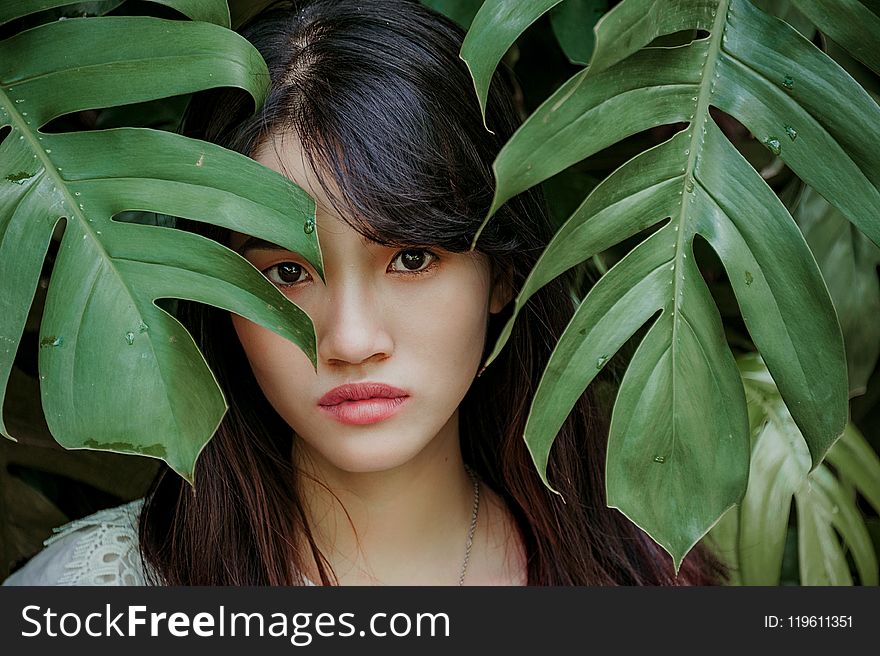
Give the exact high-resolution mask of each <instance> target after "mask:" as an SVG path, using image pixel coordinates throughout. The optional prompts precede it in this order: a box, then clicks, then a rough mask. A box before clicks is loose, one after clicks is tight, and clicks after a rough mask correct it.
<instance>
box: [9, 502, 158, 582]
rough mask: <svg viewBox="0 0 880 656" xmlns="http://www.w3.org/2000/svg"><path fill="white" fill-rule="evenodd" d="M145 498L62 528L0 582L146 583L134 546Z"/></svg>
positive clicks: (135, 545) (141, 564)
mask: <svg viewBox="0 0 880 656" xmlns="http://www.w3.org/2000/svg"><path fill="white" fill-rule="evenodd" d="M143 505H144V500H143V499H138V500H137V501H132V502H131V503H127V504H125V505H123V506H118V507H116V508H109V509H107V510H102V511H100V512H97V513H95V514H94V515H89V516H88V517H83V518H82V519H77V520H76V521H73V522H70V523H69V524H65V525H64V526H62V527H60V528H56V529H53V532H54V533H55V535H53V536H52V537H50V538H49V539H48V540H46V541H45V542H44V543H43V544H45V545H46V548H45V549H43V550H42V551H41V552H40V553H38V554H37V555H36V556H34V557H33V558H32V559H31V560H30V561H28V563H27V564H26V565H25V566H24V567H22V568H21V569H20V570H18V571H17V572H15V573H14V574H13V575H12V576H10V577H9V578H8V579H6V580H5V581H4V582H3V585H146V578H145V576H144V567H143V563H142V562H141V557H140V552H139V550H138V528H137V526H138V517H139V516H140V512H141V508H142V507H143Z"/></svg>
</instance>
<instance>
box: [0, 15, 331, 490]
mask: <svg viewBox="0 0 880 656" xmlns="http://www.w3.org/2000/svg"><path fill="white" fill-rule="evenodd" d="M67 4H70V3H69V2H65V1H64V0H55V1H51V0H18V1H16V2H11V3H10V2H6V3H3V8H2V9H0V21H3V22H6V21H11V20H12V19H14V18H17V17H21V16H25V15H27V14H29V13H32V12H36V11H38V10H44V9H48V8H51V7H58V6H64V5H67ZM161 4H163V5H168V6H170V7H173V8H175V9H177V10H179V11H180V12H182V13H183V14H185V15H187V16H190V17H193V18H198V19H207V20H213V21H216V22H217V23H220V24H219V25H218V24H212V23H208V22H201V21H186V20H180V21H176V20H175V21H170V20H162V19H158V18H152V17H148V16H142V17H119V16H116V17H114V16H103V17H95V18H77V19H68V20H64V21H56V22H52V23H49V24H44V25H40V26H38V27H34V28H32V29H29V30H25V31H23V32H20V33H18V34H15V35H14V36H11V37H9V38H7V39H6V40H5V41H2V42H0V138H2V143H0V285H2V295H0V406H2V404H3V399H4V398H5V390H6V386H7V383H8V380H9V375H10V369H11V366H12V362H13V358H14V356H15V353H16V351H17V349H18V347H19V341H20V339H21V335H22V329H23V326H24V324H25V320H26V317H27V314H28V308H29V306H30V304H31V301H32V299H33V297H34V292H35V289H36V287H37V283H38V278H39V275H40V270H41V268H42V266H43V260H44V258H45V256H46V253H47V251H48V249H49V247H50V243H51V241H52V240H53V235H57V234H61V232H62V231H61V227H62V226H63V234H61V236H60V243H58V249H57V257H56V259H55V262H54V268H53V271H52V277H51V281H50V286H49V289H48V292H47V299H46V306H45V311H44V315H43V320H42V324H41V327H40V352H39V371H40V387H41V390H40V391H41V397H42V404H43V409H44V413H45V416H46V420H47V421H48V425H49V429H50V431H51V433H52V435H53V436H54V437H55V439H56V440H57V441H58V442H59V443H60V444H62V445H63V446H65V447H68V448H84V447H85V448H93V449H104V450H109V451H117V452H123V453H140V454H145V455H149V456H154V457H158V458H162V459H163V460H165V461H166V462H167V463H168V464H169V465H170V466H171V467H173V468H174V469H175V470H176V471H177V472H179V473H180V474H181V475H183V476H184V477H186V478H187V479H188V480H192V478H193V468H194V463H195V460H196V458H197V456H198V454H199V452H200V451H201V449H202V448H203V447H204V445H205V444H206V443H207V441H208V440H209V439H210V437H211V436H212V434H213V432H214V430H215V429H216V427H217V425H218V424H219V422H220V420H221V418H222V417H223V414H224V412H225V410H226V404H225V401H224V398H223V395H222V393H221V391H220V389H219V388H218V386H217V383H216V380H215V379H214V376H213V374H212V373H211V371H210V370H209V369H208V367H207V365H206V363H205V360H204V358H203V356H202V355H201V353H200V352H199V350H198V349H197V348H196V346H195V343H194V341H193V339H192V338H191V337H190V335H189V334H188V333H187V332H186V331H185V330H184V329H183V327H182V326H181V325H180V323H179V322H177V320H175V319H174V318H173V317H172V316H171V315H170V314H168V313H167V312H166V311H165V310H163V309H161V308H160V307H159V306H158V305H157V304H156V301H157V300H158V299H163V298H166V299H174V298H177V299H190V300H193V301H198V302H202V303H209V304H211V305H214V306H217V307H219V308H224V309H226V310H229V311H230V312H235V313H237V314H240V315H242V316H245V317H247V318H248V319H251V320H252V321H255V322H257V323H259V324H261V325H263V326H265V327H266V328H268V329H270V330H273V331H275V332H277V333H278V334H280V335H283V336H284V337H286V338H288V339H290V340H291V341H293V342H294V343H296V344H297V345H298V346H299V347H300V348H302V349H303V351H304V352H305V353H306V354H307V355H308V356H309V357H310V358H311V359H312V361H313V362H314V358H315V337H314V331H313V328H312V324H311V321H310V320H309V319H308V317H307V316H306V315H305V314H304V313H303V312H301V311H300V310H299V309H298V308H297V307H296V306H294V305H292V304H291V303H290V302H288V301H287V300H286V298H285V297H284V295H283V294H281V293H280V291H279V290H278V289H277V288H275V287H274V286H273V285H272V284H270V283H269V282H268V281H267V280H266V279H265V278H264V277H263V276H262V275H260V273H259V272H258V271H257V270H256V269H255V268H254V267H253V266H251V265H250V264H249V263H248V262H247V261H246V260H244V259H243V258H241V257H239V256H238V255H237V254H235V253H234V252H232V251H231V250H229V249H228V248H226V247H225V246H222V245H219V244H217V243H216V242H213V241H211V240H209V239H206V238H203V237H201V236H197V235H195V234H192V233H187V232H183V231H180V230H174V229H173V228H170V227H161V226H153V225H139V224H136V223H127V222H122V221H119V220H115V219H114V217H115V216H117V215H118V214H120V213H122V212H126V211H132V210H135V211H137V210H141V211H147V212H157V213H162V214H168V215H172V216H177V217H185V218H188V219H192V220H197V221H204V222H208V223H212V224H216V225H221V226H225V227H227V228H231V229H234V230H237V231H240V232H244V233H248V234H252V235H255V236H258V237H261V238H263V239H266V240H268V241H271V242H274V243H277V244H281V245H282V246H284V247H286V248H288V249H290V250H292V251H296V252H299V253H302V254H303V255H304V256H305V257H306V258H307V259H308V260H309V262H311V263H312V264H313V265H314V266H315V267H316V268H318V270H319V271H320V251H319V247H318V242H317V238H316V233H315V231H314V223H313V218H314V204H313V202H312V201H311V199H310V198H309V197H308V196H306V194H305V193H304V192H303V191H301V190H300V189H299V188H297V187H295V186H294V185H292V184H291V183H289V182H288V181H287V180H286V179H285V178H283V177H282V176H280V175H277V174H274V173H272V172H271V171H269V170H268V169H265V168H263V167H261V166H259V165H257V164H256V163H255V162H253V161H251V160H250V159H248V158H246V157H243V156H241V155H238V154H236V153H232V152H229V151H226V150H224V149H221V148H219V147H216V146H213V145H211V144H208V143H203V142H200V141H196V140H192V139H187V138H184V137H182V136H179V135H175V134H170V133H165V132H159V131H154V130H148V129H140V128H118V129H112V130H104V131H88V132H77V133H52V132H50V131H47V130H43V129H42V128H43V127H44V126H46V125H47V124H48V123H49V122H51V121H52V120H53V119H55V118H57V117H59V116H62V115H65V114H69V113H72V112H78V111H81V110H87V109H93V108H104V107H113V106H119V105H126V104H131V103H141V102H146V101H150V100H154V99H158V98H163V97H170V96H177V95H180V94H187V93H191V92H195V91H198V90H202V89H207V88H212V87H217V86H232V87H239V88H241V89H243V90H245V91H247V92H248V93H249V94H250V95H251V96H253V98H254V99H255V101H256V103H257V104H259V103H261V102H262V100H263V97H264V95H265V92H266V85H267V80H268V75H267V71H266V66H265V63H264V62H263V60H262V58H261V57H260V56H259V54H258V53H257V52H256V50H254V48H253V47H252V46H251V45H250V44H248V43H247V42H246V41H245V40H244V39H242V38H241V37H239V36H238V35H236V34H235V33H233V32H232V31H230V30H229V29H227V28H225V27H224V25H228V22H229V14H228V10H227V8H226V3H225V2H223V1H222V0H162V2H161ZM0 431H2V432H3V434H4V435H6V436H7V437H11V438H14V436H13V435H10V433H9V430H8V429H7V427H6V424H5V423H3V422H0Z"/></svg>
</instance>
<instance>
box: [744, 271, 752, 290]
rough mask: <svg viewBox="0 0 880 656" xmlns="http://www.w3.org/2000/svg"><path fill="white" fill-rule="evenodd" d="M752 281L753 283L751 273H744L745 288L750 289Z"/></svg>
mask: <svg viewBox="0 0 880 656" xmlns="http://www.w3.org/2000/svg"><path fill="white" fill-rule="evenodd" d="M752 281H754V278H753V277H752V272H751V271H746V287H750V286H751V284H752Z"/></svg>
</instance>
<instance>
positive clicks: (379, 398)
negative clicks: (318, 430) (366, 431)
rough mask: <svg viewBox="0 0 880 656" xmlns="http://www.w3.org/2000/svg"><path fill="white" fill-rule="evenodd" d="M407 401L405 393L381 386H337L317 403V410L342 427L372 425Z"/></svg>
mask: <svg viewBox="0 0 880 656" xmlns="http://www.w3.org/2000/svg"><path fill="white" fill-rule="evenodd" d="M408 398H409V394H407V393H406V392H405V391H404V390H402V389H399V388H397V387H392V386H390V385H385V384H384V383H357V384H351V385H340V386H339V387H335V388H333V389H332V390H330V391H329V392H328V393H327V394H325V395H324V396H322V397H321V399H320V400H319V401H318V407H319V408H320V409H321V410H322V411H323V412H326V413H327V414H329V415H330V416H332V417H333V418H334V419H336V420H337V421H340V422H342V423H343V424H351V425H364V424H374V423H376V422H379V421H383V420H385V419H388V418H389V417H391V416H392V415H393V414H395V413H396V412H397V411H398V410H399V409H400V408H401V407H402V406H403V404H404V403H405V402H406V400H407V399H408Z"/></svg>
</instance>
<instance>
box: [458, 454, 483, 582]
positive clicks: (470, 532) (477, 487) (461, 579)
mask: <svg viewBox="0 0 880 656" xmlns="http://www.w3.org/2000/svg"><path fill="white" fill-rule="evenodd" d="M464 468H465V471H467V473H468V476H470V478H471V482H472V483H473V484H474V511H473V514H472V515H471V525H470V526H469V527H468V533H467V542H466V543H465V547H464V562H463V563H462V564H461V575H460V576H459V577H458V585H459V586H463V585H464V575H465V574H467V567H468V560H470V557H471V546H473V544H474V531H476V529H477V515H478V514H479V512H480V479H479V478H477V473H476V472H475V471H474V470H473V469H471V468H470V467H468V466H467V465H465V466H464Z"/></svg>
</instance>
